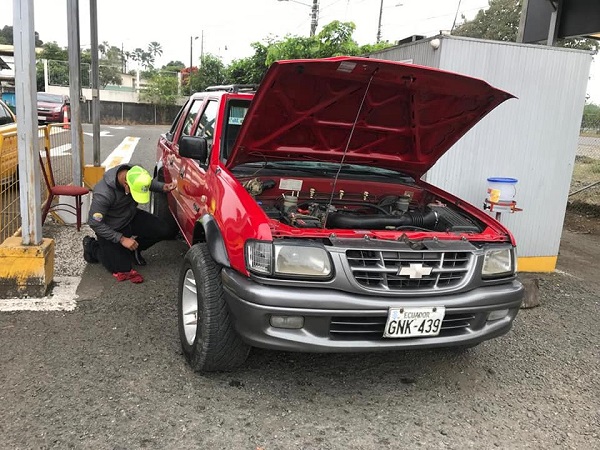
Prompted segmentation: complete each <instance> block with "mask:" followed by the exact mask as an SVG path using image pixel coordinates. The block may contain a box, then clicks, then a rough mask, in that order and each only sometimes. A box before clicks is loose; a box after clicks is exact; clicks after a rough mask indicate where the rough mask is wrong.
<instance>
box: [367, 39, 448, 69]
mask: <svg viewBox="0 0 600 450" xmlns="http://www.w3.org/2000/svg"><path fill="white" fill-rule="evenodd" d="M430 41H431V39H424V40H421V41H417V42H414V43H411V44H405V45H401V46H397V47H392V48H390V49H387V50H384V51H381V52H378V53H372V54H371V57H372V58H378V59H387V60H390V61H410V62H411V63H413V64H418V65H420V66H428V67H438V65H439V59H440V52H439V49H438V50H434V49H433V47H432V46H431V45H430V44H429V42H430Z"/></svg>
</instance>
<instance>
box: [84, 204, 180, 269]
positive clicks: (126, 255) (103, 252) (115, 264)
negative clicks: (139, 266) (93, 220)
mask: <svg viewBox="0 0 600 450" xmlns="http://www.w3.org/2000/svg"><path fill="white" fill-rule="evenodd" d="M117 231H119V232H121V233H123V236H126V237H132V236H136V237H135V240H136V241H137V242H138V244H139V247H138V249H139V250H140V251H142V250H146V249H147V248H150V247H152V246H153V245H154V244H156V243H157V242H160V241H164V240H165V239H169V238H170V230H169V226H168V224H167V223H166V222H165V221H164V220H162V219H160V218H159V217H156V216H155V215H153V214H150V213H149V212H147V211H144V210H142V209H138V210H137V213H136V215H135V216H134V218H133V220H132V221H131V222H130V223H129V225H127V226H126V227H124V228H122V229H120V230H117ZM97 239H98V241H97V244H96V245H94V246H93V250H92V254H93V256H94V257H95V258H96V259H98V260H99V261H100V262H101V263H102V265H103V266H104V267H106V268H107V269H108V271H109V272H111V273H115V272H129V271H130V270H131V266H132V264H133V252H132V251H131V250H128V249H126V248H125V247H123V246H122V245H121V244H120V243H116V244H115V243H114V242H112V241H108V240H106V239H104V238H101V237H99V236H98V237H97Z"/></svg>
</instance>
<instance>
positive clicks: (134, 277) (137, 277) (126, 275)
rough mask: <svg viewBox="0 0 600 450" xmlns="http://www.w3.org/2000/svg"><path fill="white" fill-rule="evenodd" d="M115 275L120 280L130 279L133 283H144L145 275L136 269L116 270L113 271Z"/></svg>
mask: <svg viewBox="0 0 600 450" xmlns="http://www.w3.org/2000/svg"><path fill="white" fill-rule="evenodd" d="M113 277H115V278H116V279H117V280H118V281H125V280H129V281H131V282H132V283H136V284H137V283H143V282H144V277H142V275H141V274H140V273H138V272H137V271H136V270H133V269H132V270H130V271H129V272H115V273H113Z"/></svg>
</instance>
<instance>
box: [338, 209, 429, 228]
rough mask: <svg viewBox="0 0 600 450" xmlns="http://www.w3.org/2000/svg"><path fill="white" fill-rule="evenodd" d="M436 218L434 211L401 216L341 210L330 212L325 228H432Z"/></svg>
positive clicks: (409, 213)
mask: <svg viewBox="0 0 600 450" xmlns="http://www.w3.org/2000/svg"><path fill="white" fill-rule="evenodd" d="M437 220H438V215H437V213H436V212H434V211H429V212H427V213H422V212H407V213H405V214H402V215H401V216H381V215H352V214H348V213H343V212H331V213H329V216H328V218H327V228H342V229H355V228H358V229H362V230H367V229H369V230H379V229H383V228H388V227H394V228H395V227H401V226H405V225H412V226H416V227H420V228H433V227H434V226H435V224H436V223H437Z"/></svg>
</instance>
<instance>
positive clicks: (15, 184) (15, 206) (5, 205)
mask: <svg viewBox="0 0 600 450" xmlns="http://www.w3.org/2000/svg"><path fill="white" fill-rule="evenodd" d="M17 140H18V139H17V132H16V131H13V132H10V133H5V134H2V135H0V243H1V242H3V241H4V240H5V239H6V238H7V237H10V236H13V235H15V233H17V232H18V231H19V230H20V228H21V206H20V202H19V171H18V163H19V159H18V153H17ZM38 148H39V151H40V154H41V155H42V157H43V158H46V157H48V156H50V158H51V162H52V168H53V170H54V179H55V180H56V183H57V184H69V183H70V182H71V181H72V179H73V158H72V154H71V149H72V147H71V130H69V129H65V128H63V125H62V124H50V125H47V126H40V127H38ZM80 151H81V152H82V154H83V149H81V150H80ZM81 160H82V161H83V158H81ZM35 163H36V164H39V163H38V161H37V159H36V161H35ZM40 189H41V200H42V202H41V204H40V205H39V207H40V210H41V207H42V205H43V204H44V203H45V201H46V200H47V198H48V190H47V188H46V183H44V181H43V177H40Z"/></svg>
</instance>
